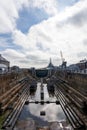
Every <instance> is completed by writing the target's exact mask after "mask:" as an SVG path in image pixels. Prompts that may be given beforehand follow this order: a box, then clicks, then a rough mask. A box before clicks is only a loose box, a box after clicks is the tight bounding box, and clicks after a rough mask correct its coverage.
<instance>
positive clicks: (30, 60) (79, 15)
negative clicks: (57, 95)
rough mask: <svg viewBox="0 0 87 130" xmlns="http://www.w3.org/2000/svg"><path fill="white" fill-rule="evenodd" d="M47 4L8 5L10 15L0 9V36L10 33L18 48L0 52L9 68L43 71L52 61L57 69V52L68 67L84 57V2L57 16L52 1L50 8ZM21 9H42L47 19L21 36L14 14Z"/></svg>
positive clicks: (21, 2)
mask: <svg viewBox="0 0 87 130" xmlns="http://www.w3.org/2000/svg"><path fill="white" fill-rule="evenodd" d="M8 2H10V0H8ZM49 2H50V1H49V0H48V1H47V0H36V1H35V2H34V1H33V0H30V1H28V0H26V1H25V2H24V0H19V1H16V2H14V1H12V5H14V6H13V7H14V8H13V12H11V13H9V11H8V9H9V5H8V7H7V8H6V6H5V3H4V4H3V6H1V7H3V8H2V9H3V10H2V12H3V13H2V14H4V15H3V16H1V17H3V18H2V23H3V24H2V23H1V24H0V27H1V26H2V25H3V26H2V27H3V29H1V32H4V33H6V32H10V31H12V40H13V43H14V44H15V45H16V46H20V47H21V49H20V50H15V49H6V50H4V51H2V54H3V55H5V56H7V58H8V59H9V60H10V61H11V63H12V64H15V63H16V64H18V65H19V66H22V67H23V66H26V67H29V66H39V67H40V66H43V67H44V66H47V62H48V61H49V58H50V57H52V59H54V60H53V62H54V64H55V65H59V64H60V63H61V56H60V50H61V51H62V52H63V57H64V58H65V59H66V60H67V61H68V63H75V62H76V61H79V60H80V59H81V58H83V57H84V56H86V53H85V52H86V50H87V46H86V37H87V36H86V34H87V23H86V21H87V19H86V18H87V14H86V12H85V11H86V10H87V1H86V0H80V1H79V2H77V3H76V4H74V5H73V6H67V7H66V8H65V10H64V11H62V12H58V9H57V7H58V5H56V2H57V1H56V0H55V1H54V2H53V0H52V1H51V2H50V4H49ZM24 6H26V8H27V9H28V7H30V8H31V9H32V8H40V9H43V10H44V11H45V12H46V13H48V15H49V16H51V17H48V19H46V20H43V21H41V22H40V23H38V24H36V25H33V26H31V28H29V30H28V32H27V33H26V34H24V33H23V32H21V31H20V30H18V29H17V27H16V19H18V17H19V13H18V12H19V10H22V9H23V7H24ZM11 10H12V8H11V9H10V11H11ZM4 16H6V19H5V18H4ZM7 16H9V17H7ZM6 20H7V24H6V22H5V21H6ZM3 21H4V22H3ZM4 24H6V26H5V25H4ZM83 52H84V54H83ZM14 59H15V62H14Z"/></svg>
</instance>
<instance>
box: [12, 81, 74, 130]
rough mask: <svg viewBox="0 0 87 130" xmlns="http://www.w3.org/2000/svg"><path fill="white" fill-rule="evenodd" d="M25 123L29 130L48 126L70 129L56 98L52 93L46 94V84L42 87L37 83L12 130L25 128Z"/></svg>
mask: <svg viewBox="0 0 87 130" xmlns="http://www.w3.org/2000/svg"><path fill="white" fill-rule="evenodd" d="M26 121H29V122H28V123H27V125H28V126H27V127H31V128H30V129H31V130H33V127H34V128H45V127H46V128H48V126H49V127H51V128H52V125H53V126H55V127H59V126H60V128H61V130H63V128H66V129H67V130H71V129H72V128H71V126H70V125H69V123H68V121H67V119H66V116H65V114H64V112H63V110H62V108H61V106H60V105H59V102H58V101H57V99H56V97H55V96H54V94H53V93H49V92H48V89H47V84H43V86H42V85H41V83H38V84H37V89H36V91H33V92H30V96H29V98H28V100H27V103H26V104H25V105H24V107H23V109H22V112H21V114H20V116H19V118H18V121H17V123H16V126H15V128H14V130H19V129H18V128H20V129H21V127H22V128H25V127H26V126H25V125H26V123H25V122H26ZM20 122H21V124H20ZM23 124H24V125H23ZM57 125H58V126H57ZM63 125H64V126H63ZM51 128H50V129H51ZM53 129H54V128H53ZM25 130H26V129H25ZM38 130H39V129H38Z"/></svg>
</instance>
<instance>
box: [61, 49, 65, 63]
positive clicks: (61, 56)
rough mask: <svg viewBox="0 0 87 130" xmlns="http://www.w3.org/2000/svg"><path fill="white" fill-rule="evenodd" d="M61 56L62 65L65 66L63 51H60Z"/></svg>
mask: <svg viewBox="0 0 87 130" xmlns="http://www.w3.org/2000/svg"><path fill="white" fill-rule="evenodd" d="M60 55H61V60H62V64H63V62H64V61H65V59H64V58H63V53H62V51H60Z"/></svg>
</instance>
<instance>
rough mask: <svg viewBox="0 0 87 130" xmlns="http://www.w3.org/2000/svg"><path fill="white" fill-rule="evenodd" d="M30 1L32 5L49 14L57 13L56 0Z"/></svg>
mask: <svg viewBox="0 0 87 130" xmlns="http://www.w3.org/2000/svg"><path fill="white" fill-rule="evenodd" d="M31 2H32V4H31V5H32V6H34V7H36V8H41V9H44V11H46V13H47V14H49V15H56V14H57V13H58V2H57V0H51V1H50V0H31Z"/></svg>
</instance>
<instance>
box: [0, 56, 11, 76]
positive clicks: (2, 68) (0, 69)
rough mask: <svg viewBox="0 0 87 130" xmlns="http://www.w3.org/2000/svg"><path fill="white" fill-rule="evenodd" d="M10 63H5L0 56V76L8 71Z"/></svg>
mask: <svg viewBox="0 0 87 130" xmlns="http://www.w3.org/2000/svg"><path fill="white" fill-rule="evenodd" d="M9 66H10V62H9V61H7V60H6V59H5V58H4V57H2V55H1V54H0V74H3V73H6V72H8V70H9Z"/></svg>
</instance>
